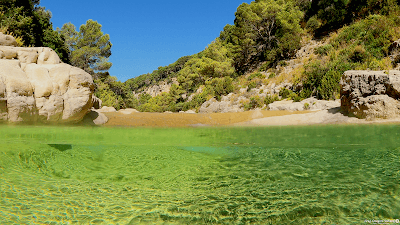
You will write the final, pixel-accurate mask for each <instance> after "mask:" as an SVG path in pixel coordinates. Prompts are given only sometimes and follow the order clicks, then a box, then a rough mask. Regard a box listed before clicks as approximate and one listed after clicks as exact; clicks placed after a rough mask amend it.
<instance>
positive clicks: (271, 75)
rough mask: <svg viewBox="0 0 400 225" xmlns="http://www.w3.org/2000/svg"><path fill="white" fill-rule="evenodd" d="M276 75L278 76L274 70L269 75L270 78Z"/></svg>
mask: <svg viewBox="0 0 400 225" xmlns="http://www.w3.org/2000/svg"><path fill="white" fill-rule="evenodd" d="M274 77H276V74H275V73H274V72H272V73H270V74H269V76H268V78H269V79H271V78H274Z"/></svg>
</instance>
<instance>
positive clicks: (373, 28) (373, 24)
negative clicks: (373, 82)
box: [331, 15, 399, 58]
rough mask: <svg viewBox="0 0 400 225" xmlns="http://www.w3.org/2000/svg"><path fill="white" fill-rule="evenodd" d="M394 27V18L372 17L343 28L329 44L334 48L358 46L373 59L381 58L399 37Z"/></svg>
mask: <svg viewBox="0 0 400 225" xmlns="http://www.w3.org/2000/svg"><path fill="white" fill-rule="evenodd" d="M395 27H396V22H395V20H394V18H391V17H387V16H382V15H372V16H369V17H368V18H366V19H364V20H360V21H358V22H356V23H354V24H352V25H350V26H346V27H344V28H343V29H342V30H341V32H340V33H339V35H338V36H337V37H336V38H335V39H333V40H332V41H331V44H332V45H333V47H335V48H340V47H341V46H350V45H353V46H357V45H360V47H361V48H364V49H365V51H366V52H368V53H369V54H371V55H372V56H373V57H376V58H382V57H384V56H385V55H386V54H387V53H388V48H389V46H390V44H391V43H392V42H393V41H395V40H397V39H398V37H399V35H398V32H396V30H395Z"/></svg>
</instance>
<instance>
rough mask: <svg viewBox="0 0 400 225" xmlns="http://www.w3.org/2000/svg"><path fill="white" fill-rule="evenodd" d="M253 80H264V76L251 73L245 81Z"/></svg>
mask: <svg viewBox="0 0 400 225" xmlns="http://www.w3.org/2000/svg"><path fill="white" fill-rule="evenodd" d="M254 78H260V79H265V75H264V74H262V73H260V72H258V73H253V74H251V75H250V76H248V77H247V80H253V79H254Z"/></svg>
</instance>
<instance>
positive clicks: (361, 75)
mask: <svg viewBox="0 0 400 225" xmlns="http://www.w3.org/2000/svg"><path fill="white" fill-rule="evenodd" d="M340 87H341V89H340V96H341V107H342V110H343V111H344V112H347V113H350V114H353V115H355V116H356V117H358V118H366V119H374V118H384V119H387V118H395V117H398V116H400V102H399V99H400V71H397V70H390V71H388V72H385V71H364V70H350V71H346V72H345V73H344V74H343V76H342V80H341V81H340Z"/></svg>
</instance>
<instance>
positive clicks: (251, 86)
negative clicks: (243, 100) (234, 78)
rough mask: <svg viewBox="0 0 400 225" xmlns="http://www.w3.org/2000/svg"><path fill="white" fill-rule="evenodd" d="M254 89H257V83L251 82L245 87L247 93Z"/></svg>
mask: <svg viewBox="0 0 400 225" xmlns="http://www.w3.org/2000/svg"><path fill="white" fill-rule="evenodd" d="M256 87H257V83H256V82H255V81H252V82H250V83H249V84H248V85H247V91H250V90H251V89H253V88H256Z"/></svg>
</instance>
